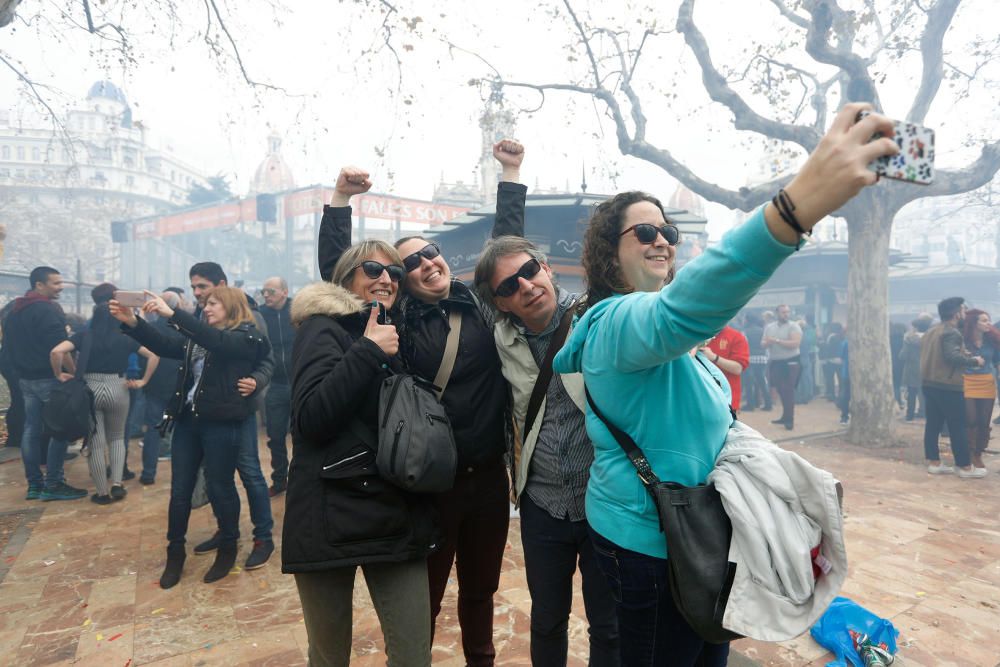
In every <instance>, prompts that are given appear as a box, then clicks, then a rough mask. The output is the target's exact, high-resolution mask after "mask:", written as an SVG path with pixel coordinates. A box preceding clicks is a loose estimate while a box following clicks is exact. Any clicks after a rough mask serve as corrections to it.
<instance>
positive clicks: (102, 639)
mask: <svg viewBox="0 0 1000 667" xmlns="http://www.w3.org/2000/svg"><path fill="white" fill-rule="evenodd" d="M97 641H104V635H102V634H101V633H100V632H98V633H97Z"/></svg>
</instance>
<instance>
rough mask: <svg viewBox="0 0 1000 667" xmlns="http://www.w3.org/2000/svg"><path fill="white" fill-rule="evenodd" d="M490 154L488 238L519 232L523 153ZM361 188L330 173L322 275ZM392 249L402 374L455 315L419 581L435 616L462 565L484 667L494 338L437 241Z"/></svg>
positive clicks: (348, 171)
mask: <svg viewBox="0 0 1000 667" xmlns="http://www.w3.org/2000/svg"><path fill="white" fill-rule="evenodd" d="M493 152H494V155H495V156H497V159H498V160H500V161H501V163H502V164H503V165H504V168H503V175H502V176H501V182H500V183H499V185H498V186H497V214H496V219H495V222H494V225H493V236H494V237H496V236H504V235H510V234H514V235H517V234H522V233H523V231H521V230H523V226H524V225H523V221H524V194H525V192H526V190H527V188H525V186H524V185H521V184H519V183H517V182H516V181H517V180H518V179H519V171H520V164H521V160H522V159H523V157H524V151H523V149H522V147H521V146H520V144H518V143H517V142H512V141H507V140H505V141H501V142H498V143H497V144H496V145H495V146H494V147H493ZM501 157H502V158H503V159H501ZM369 188H371V182H370V181H369V180H368V174H367V173H366V172H365V171H363V170H361V169H358V168H356V167H345V168H343V169H342V170H341V172H340V175H339V176H338V177H337V184H336V185H335V186H334V195H333V197H332V199H331V202H330V206H327V207H325V208H324V210H323V220H322V222H321V223H320V230H319V238H318V241H319V243H318V245H319V249H318V250H319V266H320V272H321V274H322V275H323V277H324V278H328V277H329V274H330V267H332V266H333V265H334V263H335V262H336V261H337V258H338V257H339V256H340V252H341V251H342V250H343V249H344V248H346V247H347V245H349V244H350V238H351V207H350V205H349V203H350V197H351V196H352V195H356V194H361V193H364V192H367V191H368V189H369ZM395 245H396V248H397V250H398V251H399V254H400V256H401V257H403V266H404V268H405V269H406V272H407V274H406V278H405V280H404V284H403V287H404V288H405V294H404V296H403V297H402V298H401V299H400V303H399V305H398V306H397V309H398V311H399V315H398V317H397V318H396V322H397V325H398V327H399V335H400V356H401V357H402V359H403V363H404V364H405V365H406V367H407V370H408V372H410V373H412V374H414V375H418V376H420V377H423V378H434V377H436V375H437V372H438V369H439V368H440V366H441V361H442V358H443V357H444V348H445V342H446V341H447V339H448V332H449V330H450V326H449V323H448V322H449V316H450V314H451V313H453V312H457V313H459V314H460V315H461V322H462V329H461V332H460V334H459V344H458V352H457V356H456V358H455V366H454V368H453V369H452V372H451V376H450V379H449V381H448V382H447V386H446V387H445V391H444V394H443V395H442V397H441V403H442V404H443V405H444V409H445V411H446V412H447V414H448V419H449V420H450V422H451V427H452V431H453V433H454V435H455V446H456V448H457V450H458V470H457V474H456V475H455V486H454V487H453V488H452V489H451V490H450V491H446V492H444V493H439V494H436V495H435V497H434V501H435V506H436V508H437V510H438V514H439V516H440V521H441V529H442V546H441V549H440V550H439V551H438V552H436V553H435V554H434V555H433V556H431V558H430V559H429V561H428V577H429V580H430V588H431V616H432V618H434V619H436V618H437V616H438V614H439V613H440V612H441V601H442V599H443V597H444V593H445V589H446V587H447V585H448V579H449V577H450V576H451V572H452V566H453V565H454V563H455V561H458V562H459V563H460V564H461V565H460V566H459V567H458V568H457V569H456V578H457V580H458V609H459V611H458V622H459V625H460V626H461V628H462V650H463V652H464V654H465V660H466V662H467V663H468V664H469V665H470V666H471V667H488V666H489V665H493V664H494V660H495V658H496V648H495V647H494V644H493V596H494V594H495V593H496V591H497V588H498V587H499V584H500V568H501V566H502V564H503V553H504V548H505V547H506V545H507V528H508V525H509V522H510V478H509V476H508V472H507V460H506V459H507V457H508V454H509V452H510V450H511V447H510V440H509V436H510V434H511V429H510V428H508V427H509V424H510V413H509V410H508V402H507V399H508V395H509V389H508V387H507V381H506V380H505V379H504V377H503V374H502V373H501V370H500V357H499V355H498V354H497V350H496V343H495V342H494V339H493V321H494V319H495V313H494V312H493V310H492V308H491V307H490V306H488V305H486V304H483V303H482V302H481V301H480V299H479V297H478V295H477V294H476V293H475V291H474V290H472V289H471V288H469V287H468V286H467V285H466V284H465V283H463V282H462V281H460V280H458V279H456V278H453V277H452V275H451V271H450V269H449V267H448V263H447V262H446V261H445V258H444V255H443V254H442V251H441V249H440V247H438V245H437V244H436V243H434V242H431V241H428V240H426V239H424V238H422V237H419V236H414V237H406V238H402V239H399V240H398V241H396V244H395Z"/></svg>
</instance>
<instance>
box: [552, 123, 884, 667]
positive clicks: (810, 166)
mask: <svg viewBox="0 0 1000 667" xmlns="http://www.w3.org/2000/svg"><path fill="white" fill-rule="evenodd" d="M868 108H870V107H869V106H868V105H861V104H850V105H847V106H846V107H844V108H843V109H842V110H841V111H840V113H839V114H838V115H837V117H836V119H835V120H834V123H833V125H832V126H831V128H830V130H829V132H827V134H826V135H825V136H824V137H823V139H822V140H821V141H820V143H819V144H818V146H817V147H816V150H815V151H814V152H813V154H812V155H811V156H810V157H809V159H808V160H807V161H806V164H805V165H804V166H803V168H802V171H801V172H800V173H799V174H798V175H797V176H796V177H795V178H794V179H793V180H792V181H791V182H790V183H789V184H788V186H787V187H786V188H785V190H784V193H785V196H786V197H787V199H789V200H790V201H791V202H793V205H794V209H793V210H792V212H789V211H788V208H789V207H784V208H785V211H784V215H782V213H780V212H779V211H778V209H777V208H776V206H775V205H774V204H773V203H772V204H768V205H766V206H764V207H763V208H761V209H758V210H757V211H756V212H755V213H754V214H753V215H752V216H751V217H750V219H749V220H747V221H746V222H745V223H744V224H742V225H740V226H739V227H737V228H735V229H733V230H732V231H730V232H729V233H728V234H726V235H725V237H724V238H723V240H722V242H721V243H720V244H719V245H717V246H715V247H712V248H709V249H708V250H707V251H706V252H705V253H704V254H702V255H701V256H700V257H698V258H697V259H696V260H694V261H692V262H691V263H689V264H688V265H687V266H685V267H684V269H683V270H682V271H679V272H678V273H677V276H676V278H674V279H673V280H672V281H670V280H669V278H670V276H671V275H672V274H673V263H674V256H675V249H674V245H675V244H676V242H677V240H678V238H677V230H676V227H674V226H673V225H671V224H670V223H669V221H668V220H667V219H666V216H665V215H664V212H663V207H662V205H661V204H660V202H659V201H658V200H657V199H655V198H654V197H651V196H650V195H647V194H645V193H641V192H626V193H622V194H619V195H616V196H615V197H613V198H611V199H609V200H607V201H605V202H603V203H602V204H601V205H599V206H598V207H597V209H596V211H595V213H594V215H593V217H592V218H591V220H590V223H589V226H588V229H587V231H586V234H585V238H584V249H583V266H584V271H585V273H586V276H587V287H588V292H587V301H586V303H587V309H586V311H585V312H584V313H583V314H582V315H581V316H580V317H579V319H578V321H577V323H576V325H575V326H574V328H573V331H572V333H571V334H570V337H569V338H568V339H567V341H566V344H565V345H564V346H563V348H562V350H561V351H560V352H559V354H557V355H556V357H555V362H554V369H555V371H556V372H558V373H579V372H582V373H583V375H584V379H585V381H586V385H587V388H588V390H589V391H590V394H591V396H592V397H593V400H594V402H595V403H596V405H597V406H598V407H599V408H600V410H601V411H602V412H603V413H604V416H605V417H606V418H607V419H608V420H609V421H610V422H611V423H613V424H615V425H616V426H617V427H618V428H620V429H622V430H624V431H625V432H626V433H628V434H629V435H630V436H632V438H633V439H634V440H635V441H636V444H638V445H639V447H640V448H641V449H642V450H643V452H644V453H645V455H646V457H647V458H648V459H649V462H650V464H651V465H652V467H653V471H654V472H655V473H656V474H657V476H658V477H659V478H660V479H662V480H669V481H674V482H678V483H681V484H685V485H695V484H700V483H703V482H705V480H706V478H707V477H708V473H709V472H710V471H711V470H712V467H713V466H714V464H715V458H716V456H717V455H718V453H719V451H720V450H721V449H722V446H723V444H724V443H725V439H726V432H727V430H728V429H729V426H730V425H731V423H732V419H733V418H732V415H731V413H730V412H729V407H728V406H729V400H730V397H729V389H728V383H727V382H726V381H725V378H724V377H723V376H722V375H721V373H720V372H719V371H718V370H716V368H715V366H714V365H713V364H711V363H707V360H706V363H704V364H702V363H699V360H697V359H695V358H694V357H693V356H692V355H691V351H692V350H696V349H697V348H698V347H699V346H700V345H701V344H702V343H703V342H704V341H706V340H709V339H711V338H712V337H713V336H715V335H716V334H717V333H718V332H719V331H720V330H721V329H722V327H723V326H725V325H726V323H728V322H729V321H730V320H731V319H732V318H733V316H734V315H735V314H736V313H737V312H738V311H739V310H740V308H742V307H743V306H744V305H745V304H746V303H747V302H748V301H749V300H750V298H751V297H752V296H753V295H754V294H755V293H756V292H757V290H758V289H760V287H761V286H762V285H763V284H764V283H765V282H766V281H767V279H768V278H769V277H770V276H771V274H772V273H773V272H774V271H775V269H777V268H778V266H779V265H780V264H781V263H782V261H784V260H785V259H786V258H787V257H788V256H789V255H791V254H792V253H793V252H794V251H795V250H796V249H797V247H798V244H799V243H800V241H801V233H802V232H809V231H810V230H811V229H812V227H813V226H814V225H815V224H816V223H817V222H818V221H819V220H820V219H821V218H823V217H824V216H826V215H828V214H829V213H831V212H833V211H835V210H837V209H838V208H840V207H841V206H842V205H843V204H844V203H846V202H847V201H848V200H849V199H851V198H852V197H853V196H854V195H855V194H857V193H858V192H859V191H860V190H861V188H862V187H864V186H865V185H869V184H871V183H874V182H875V180H876V176H875V174H874V173H873V172H871V171H869V170H868V169H867V165H868V163H869V162H871V161H872V160H873V159H875V158H876V157H878V156H880V155H887V154H895V153H896V152H898V149H897V148H896V144H895V143H894V142H893V141H892V140H891V139H888V138H886V139H879V140H877V141H873V142H870V143H869V140H870V139H871V137H872V135H873V134H874V133H875V132H882V133H883V134H884V135H886V136H891V135H892V122H891V121H889V120H888V119H886V118H885V117H883V116H880V115H876V114H871V115H869V116H867V117H866V118H864V119H862V120H860V121H858V122H855V118H856V116H857V115H858V113H859V112H860V111H861V110H863V109H868ZM786 218H787V220H786ZM796 227H797V228H798V229H797V228H796ZM668 282H669V283H670V284H669V285H667V283H668ZM698 354H700V352H699V353H698ZM587 432H588V434H589V435H590V438H591V440H592V441H593V443H594V448H595V456H594V463H593V465H592V466H591V470H590V483H589V485H588V487H587V499H586V514H587V521H588V524H589V526H590V530H591V535H592V538H593V542H594V548H595V550H597V552H598V558H599V560H600V563H601V567H602V570H603V571H604V573H605V575H606V576H607V578H608V580H609V582H610V584H611V587H612V591H613V593H614V595H615V602H616V607H617V612H618V626H619V631H620V634H621V643H620V645H621V659H622V664H623V665H629V666H630V667H632V666H640V665H643V666H644V665H694V664H695V663H696V661H697V660H699V657H700V659H701V660H702V662H700V663H698V664H704V665H725V664H726V661H727V656H728V653H729V646H728V644H721V645H716V644H707V643H705V642H703V641H702V640H701V639H700V638H699V637H698V636H697V635H696V634H695V633H694V631H693V630H692V629H691V628H690V626H688V625H687V623H686V622H685V621H684V620H683V618H682V617H681V616H680V614H679V613H678V611H677V610H676V608H675V607H674V604H673V600H672V599H671V596H670V592H669V586H668V585H667V569H666V563H667V560H666V559H667V554H668V545H667V544H666V541H665V538H664V535H663V533H661V532H660V527H659V521H658V518H657V514H656V508H655V506H654V504H653V502H652V500H651V499H650V497H649V496H648V494H647V492H646V490H645V488H644V487H643V485H642V483H641V482H640V480H639V478H638V476H637V475H636V471H635V468H634V467H633V466H632V464H631V463H630V462H629V460H628V458H627V457H626V456H625V453H624V451H623V450H622V449H621V447H620V446H619V445H618V443H617V442H616V441H615V439H614V437H612V435H611V433H610V432H609V431H608V429H607V428H606V427H605V426H604V424H603V423H601V421H600V420H599V419H598V418H597V417H596V416H595V415H594V414H593V413H592V412H591V411H590V410H588V411H587Z"/></svg>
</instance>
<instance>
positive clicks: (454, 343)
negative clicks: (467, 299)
mask: <svg viewBox="0 0 1000 667" xmlns="http://www.w3.org/2000/svg"><path fill="white" fill-rule="evenodd" d="M448 327H449V331H448V340H447V341H445V344H444V356H442V357H441V365H440V366H439V367H438V372H437V375H435V376H434V386H435V387H437V388H438V389H437V397H438V400H439V401H440V400H441V397H442V396H444V390H445V387H447V386H448V380H450V379H451V372H452V370H454V368H455V357H457V356H458V336H459V334H460V333H461V331H462V311H461V310H460V309H458V308H456V307H454V306H452V309H451V313H449V314H448Z"/></svg>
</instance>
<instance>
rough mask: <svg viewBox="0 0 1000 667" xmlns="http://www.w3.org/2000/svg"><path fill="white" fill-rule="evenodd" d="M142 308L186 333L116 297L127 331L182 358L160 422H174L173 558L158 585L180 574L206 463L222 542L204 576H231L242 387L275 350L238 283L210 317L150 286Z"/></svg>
mask: <svg viewBox="0 0 1000 667" xmlns="http://www.w3.org/2000/svg"><path fill="white" fill-rule="evenodd" d="M146 296H147V299H148V300H147V301H146V303H145V304H144V305H143V307H142V310H143V312H145V313H156V314H158V315H159V316H160V317H163V318H165V319H167V321H168V322H169V324H170V325H171V326H172V327H174V328H176V329H177V331H179V332H180V334H182V335H181V336H167V335H165V334H164V333H162V332H161V331H158V330H156V329H154V328H153V327H152V326H150V325H149V324H148V323H146V322H145V321H143V320H142V319H139V318H137V317H136V315H135V313H134V312H133V311H132V309H131V308H125V307H123V306H121V305H120V304H119V303H118V302H117V301H114V300H112V301H111V304H110V310H111V314H112V315H113V316H114V317H115V318H116V319H118V320H119V321H121V322H122V323H123V324H124V325H125V326H124V327H122V328H123V330H124V331H125V333H127V334H128V335H129V336H131V337H132V338H134V339H136V340H137V341H139V342H140V343H142V344H143V345H145V346H146V347H148V348H149V349H150V350H153V351H154V352H155V353H157V354H159V355H160V356H162V357H168V358H172V359H183V361H184V363H183V364H182V365H181V367H180V369H179V370H178V374H177V389H176V391H175V393H174V397H173V399H171V401H170V402H169V403H168V404H167V408H166V412H165V414H164V422H163V424H162V425H161V428H162V429H164V430H166V429H169V428H173V429H175V430H174V434H173V441H172V445H171V446H172V455H171V459H170V465H171V473H172V475H171V481H170V507H169V510H168V513H167V541H168V545H167V564H166V567H165V568H164V571H163V575H162V576H161V577H160V586H162V587H163V588H170V587H172V586H174V585H176V584H177V582H178V581H179V580H180V576H181V570H182V569H183V567H184V560H185V557H186V551H185V547H184V543H185V535H186V533H187V526H188V519H189V518H190V516H191V495H192V493H193V491H194V484H195V479H196V478H197V476H198V468H199V467H201V465H202V463H203V462H204V465H205V482H206V487H207V489H208V497H209V500H210V501H211V503H212V511H213V512H214V513H215V518H216V520H217V521H218V529H219V537H220V545H219V549H218V551H217V552H216V555H215V562H214V563H213V564H212V567H211V568H209V570H208V572H207V573H206V574H205V577H204V581H205V583H211V582H213V581H217V580H219V579H222V578H223V577H225V576H226V575H227V574H228V573H229V571H230V570H231V569H232V567H233V565H234V564H235V562H236V551H237V539H238V538H239V518H240V500H239V496H238V495H237V494H236V484H235V482H234V479H233V475H234V473H235V472H236V460H237V457H238V456H239V452H240V443H241V441H242V438H243V437H245V436H244V434H245V433H246V432H247V430H248V429H249V428H251V427H252V422H253V420H254V405H253V400H252V399H251V398H250V394H251V393H252V391H248V390H246V389H245V388H241V387H240V386H238V384H239V381H240V380H242V379H244V378H247V377H248V376H249V375H250V373H251V371H253V369H254V368H255V367H256V366H257V365H258V363H259V362H260V360H261V359H262V358H263V357H264V356H266V355H267V353H268V350H269V349H270V344H269V343H268V340H267V336H265V335H263V334H262V333H261V332H260V331H258V330H257V328H256V326H255V325H254V322H253V315H252V313H251V312H250V307H249V305H248V304H247V299H246V295H244V294H243V292H242V291H240V290H238V289H236V288H233V287H224V286H220V287H216V288H215V289H213V290H212V294H211V295H210V296H209V297H208V300H207V301H206V303H205V308H204V311H203V313H202V316H203V319H204V321H200V320H198V319H197V318H196V317H195V316H194V315H192V314H190V313H187V312H185V311H183V310H174V309H173V308H171V307H170V306H168V305H167V303H166V302H165V301H164V300H163V299H162V298H161V297H159V296H158V295H156V294H154V293H152V292H148V291H147V292H146Z"/></svg>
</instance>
